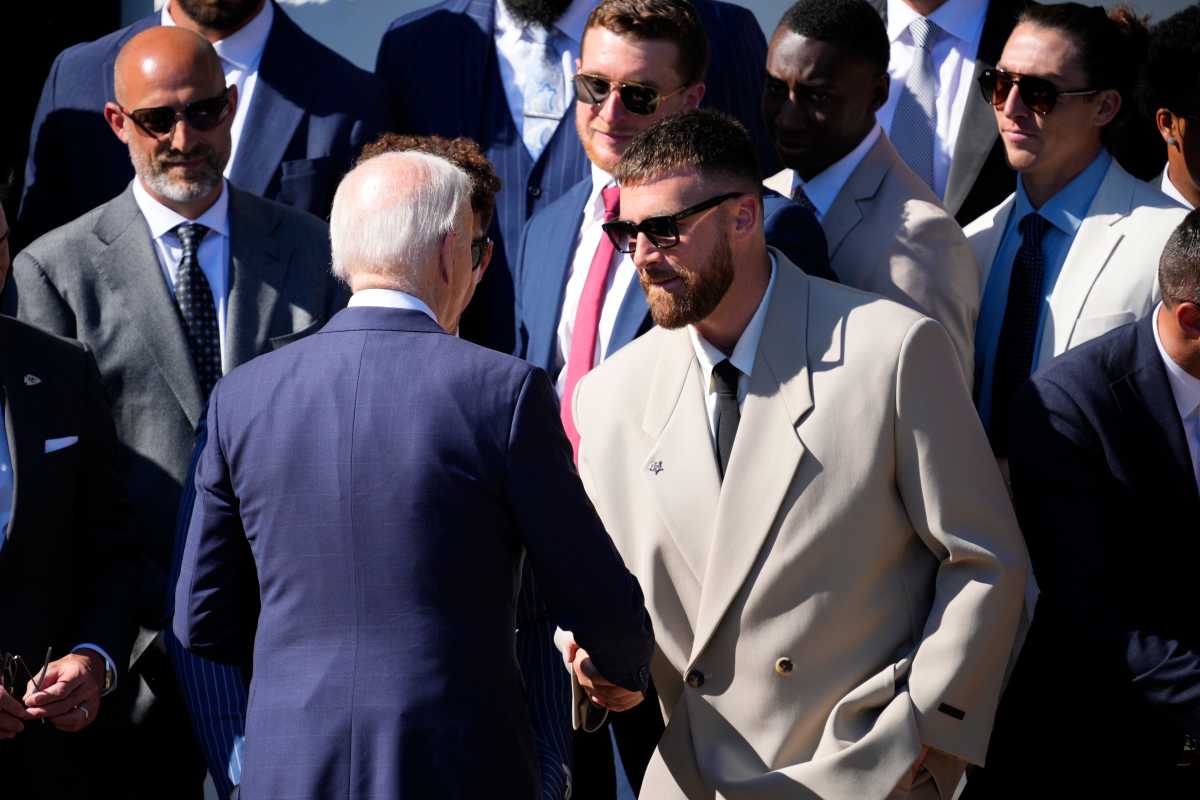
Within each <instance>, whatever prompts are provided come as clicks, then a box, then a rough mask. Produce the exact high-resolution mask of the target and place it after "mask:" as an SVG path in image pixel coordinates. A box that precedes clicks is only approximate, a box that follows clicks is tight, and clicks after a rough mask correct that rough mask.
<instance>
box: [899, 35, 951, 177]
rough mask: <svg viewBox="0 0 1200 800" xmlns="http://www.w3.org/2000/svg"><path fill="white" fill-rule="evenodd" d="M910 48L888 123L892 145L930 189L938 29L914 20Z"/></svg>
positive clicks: (935, 111) (934, 120)
mask: <svg viewBox="0 0 1200 800" xmlns="http://www.w3.org/2000/svg"><path fill="white" fill-rule="evenodd" d="M908 32H909V35H910V36H912V40H913V45H914V46H915V47H916V48H917V49H916V52H915V53H913V63H912V67H911V68H910V69H909V70H908V76H907V77H906V78H905V80H904V87H903V88H902V89H901V90H900V102H898V103H897V104H896V116H895V119H893V120H892V143H893V144H894V145H896V150H897V151H898V152H899V153H900V157H901V158H903V159H904V160H905V161H906V162H907V163H908V165H909V166H910V167H912V170H913V172H915V173H917V177H919V178H920V179H921V180H923V181H925V184H926V185H927V186H929V187H930V188H933V144H934V138H935V137H934V134H935V132H936V131H937V106H936V105H935V102H934V101H935V98H936V97H937V73H935V72H934V69H933V57H932V56H931V55H930V51H931V50H932V49H933V45H934V42H936V41H937V38H938V36H939V35H940V34H941V32H942V31H941V29H940V28H939V27H938V26H937V25H935V24H934V23H932V22H930V21H929V20H927V19H925V17H917V18H916V19H915V20H913V21H912V24H911V25H909V26H908Z"/></svg>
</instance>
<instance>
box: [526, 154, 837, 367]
mask: <svg viewBox="0 0 1200 800" xmlns="http://www.w3.org/2000/svg"><path fill="white" fill-rule="evenodd" d="M591 192H592V178H591V176H590V175H589V176H588V177H586V178H584V179H583V180H582V181H580V182H579V183H577V184H576V185H575V186H574V187H572V189H571V190H570V191H569V192H567V193H566V194H565V195H563V196H562V197H560V198H559V199H558V200H556V201H555V202H554V203H552V204H551V205H550V206H548V207H547V208H546V210H545V211H542V212H539V213H538V214H536V215H535V216H534V217H533V219H531V220H529V224H528V225H526V226H525V231H524V235H523V236H522V240H521V251H520V252H521V254H520V257H519V258H518V261H517V268H516V269H515V270H514V271H513V279H514V283H515V284H516V294H517V332H516V336H517V350H516V352H517V354H518V355H520V356H521V357H522V358H525V359H528V360H529V361H530V362H532V363H534V364H536V365H537V366H539V367H541V368H542V369H544V370H546V372H548V373H549V374H550V375H551V377H554V376H555V375H556V372H557V366H556V364H555V361H556V358H555V351H556V343H557V340H558V323H559V317H560V314H561V312H562V302H563V292H564V291H565V290H566V288H567V278H568V275H569V273H570V269H571V260H572V259H573V258H574V256H575V240H576V239H577V238H578V236H579V226H580V224H581V222H582V219H583V210H584V209H583V207H584V205H585V204H586V203H587V199H588V197H589V195H590V194H591ZM763 230H764V232H765V233H766V236H767V244H769V245H771V246H773V247H776V248H778V249H779V250H780V251H782V252H783V254H784V255H785V256H787V257H788V258H789V259H791V261H792V263H793V264H796V265H797V266H799V267H801V268H802V269H803V270H804V271H805V272H807V273H808V274H809V275H814V276H816V277H818V278H825V279H826V280H831V281H837V278H836V277H835V276H834V274H833V270H831V269H830V267H829V253H828V251H827V248H826V245H825V234H824V232H823V231H822V230H821V223H820V222H818V221H817V218H816V216H814V215H813V213H812V212H811V211H808V210H807V209H805V208H803V207H801V206H799V205H797V204H796V203H794V202H792V201H791V200H789V199H788V198H786V197H784V196H783V195H780V194H778V193H776V192H772V191H770V190H769V189H768V190H766V191H765V192H764V193H763ZM653 324H654V323H653V321H652V320H651V319H650V307H649V306H648V305H647V304H646V295H645V293H644V292H643V291H642V287H641V286H640V285H639V284H637V283H635V284H633V285H632V286H630V287H629V290H628V291H627V292H626V293H625V298H624V300H623V301H622V302H621V308H620V310H619V311H618V312H617V320H616V324H615V326H614V327H613V332H612V337H611V338H610V339H609V342H608V351H607V352H606V353H605V357H606V358H607V357H608V356H611V355H612V354H613V353H615V352H616V351H618V350H620V349H621V348H622V347H624V346H625V345H627V344H629V343H630V342H632V341H633V340H634V339H636V338H637V337H638V336H641V335H642V334H643V333H645V332H646V331H648V330H650V328H651V326H652V325H653Z"/></svg>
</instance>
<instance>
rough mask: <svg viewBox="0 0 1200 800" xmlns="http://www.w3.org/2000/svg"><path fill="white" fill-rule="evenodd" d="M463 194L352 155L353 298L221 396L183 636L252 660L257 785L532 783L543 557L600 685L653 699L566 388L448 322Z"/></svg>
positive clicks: (194, 539)
mask: <svg viewBox="0 0 1200 800" xmlns="http://www.w3.org/2000/svg"><path fill="white" fill-rule="evenodd" d="M469 194H470V185H469V181H468V178H467V176H466V174H465V173H463V172H462V171H461V170H460V169H458V168H457V167H454V166H453V165H451V164H450V163H449V162H448V161H445V160H443V159H441V158H438V157H436V156H432V155H428V154H424V153H417V152H406V153H390V154H386V155H381V156H377V157H375V158H371V159H368V160H367V161H365V162H363V163H362V164H361V165H359V166H358V167H357V168H356V169H355V170H354V171H352V172H351V173H350V174H349V175H347V176H346V178H345V180H344V181H343V182H342V184H341V186H340V187H339V188H338V191H337V194H336V196H335V199H334V205H333V214H332V221H331V239H332V245H333V263H334V272H335V274H336V275H337V276H338V277H339V278H341V279H342V280H344V281H345V282H346V283H347V284H349V286H350V288H351V290H352V291H353V292H354V295H353V298H352V299H351V302H350V307H349V308H347V309H346V310H344V311H342V312H340V313H339V314H337V315H336V316H335V317H334V318H333V319H332V320H331V321H330V322H329V324H328V325H326V326H325V327H324V328H323V329H322V330H321V331H319V332H318V333H316V334H315V335H313V336H311V337H309V338H307V339H304V340H302V341H300V342H297V343H295V344H292V345H289V346H288V347H285V348H283V349H281V350H279V351H277V352H274V353H271V354H269V355H266V356H263V357H262V358H259V359H256V360H255V361H253V362H252V363H250V364H247V365H245V366H243V367H240V368H238V369H236V370H234V371H233V372H231V373H230V374H229V375H227V376H225V377H224V378H223V379H222V380H221V381H220V382H219V383H218V384H217V386H216V388H215V389H214V390H213V393H212V398H211V401H210V403H209V408H208V420H207V438H206V441H205V443H204V445H203V450H202V451H201V453H200V456H199V462H198V465H197V469H196V502H195V506H194V510H193V513H192V518H191V525H190V528H189V531H188V538H187V545H186V547H185V549H184V553H183V564H182V570H181V575H180V580H179V583H178V585H177V589H176V598H177V599H176V612H175V620H174V629H175V632H176V634H177V635H178V636H179V638H180V640H181V641H182V642H183V643H184V645H185V646H186V647H188V648H189V649H190V650H192V651H194V652H196V653H200V654H202V655H205V656H208V657H210V658H214V659H218V660H227V661H238V660H240V659H243V658H244V657H245V655H246V654H247V652H249V651H250V650H251V649H252V651H253V663H254V677H253V682H252V685H251V692H250V704H249V708H248V710H247V717H246V753H245V767H244V770H243V773H242V792H243V795H244V796H247V797H300V796H303V797H320V798H332V797H345V798H350V797H488V796H503V797H528V798H533V797H536V796H538V793H539V792H538V786H537V783H538V772H537V769H536V768H535V762H534V757H535V755H534V747H533V742H532V734H531V732H530V727H529V719H528V712H527V710H526V706H525V702H524V692H523V688H522V685H521V676H520V673H519V670H518V668H517V663H516V659H515V656H514V646H513V630H514V610H513V609H514V599H515V596H516V591H517V582H518V576H519V574H520V569H519V568H520V565H521V561H522V559H523V558H525V557H527V558H529V560H530V563H531V566H532V569H533V572H534V574H535V575H536V576H537V580H538V585H539V588H540V589H541V591H542V593H543V596H544V597H545V598H546V600H547V602H548V605H549V606H550V608H551V611H552V613H553V615H554V617H555V619H556V620H559V621H560V622H561V624H562V625H563V627H564V628H565V627H570V628H571V629H572V630H573V631H574V633H575V637H576V640H577V641H578V642H579V643H580V645H581V646H582V647H583V648H584V650H585V651H586V653H581V654H579V656H578V657H577V658H576V666H577V668H578V670H579V672H580V673H581V675H582V676H583V677H584V678H586V679H587V681H586V683H587V685H588V687H589V689H590V691H591V694H592V695H593V697H594V699H595V700H596V701H598V702H600V703H602V704H607V705H609V706H610V707H612V708H615V709H620V708H624V707H628V706H629V705H630V704H631V703H634V702H636V700H637V699H638V698H639V697H640V691H641V690H642V689H644V688H645V684H646V680H647V677H648V674H649V671H648V661H649V658H650V653H651V651H652V648H653V636H652V633H651V628H650V623H649V618H648V616H647V614H646V611H645V608H644V606H643V599H642V593H641V590H640V588H639V587H638V584H637V581H636V580H635V579H634V578H633V577H632V576H631V575H630V574H629V572H628V571H627V570H626V569H625V566H624V564H623V563H622V562H621V559H620V557H619V556H618V555H617V553H616V551H615V549H614V548H613V546H612V543H611V541H610V540H609V538H608V536H607V534H606V533H605V531H604V528H603V527H602V526H601V523H600V521H599V519H598V518H597V516H596V514H595V512H594V510H593V509H592V506H591V504H590V503H589V501H588V499H587V496H586V495H585V493H584V491H583V488H582V486H581V485H580V483H579V479H578V476H577V475H576V473H575V470H574V468H573V466H572V462H571V450H570V447H569V445H568V444H567V440H566V437H565V436H564V434H563V432H562V429H561V427H560V426H559V423H558V415H557V412H556V403H555V395H554V390H553V388H552V387H551V385H550V382H549V379H548V378H547V377H546V375H545V374H544V373H543V372H542V371H541V370H539V369H538V368H536V367H533V366H531V365H529V364H526V363H524V362H521V361H518V360H516V359H513V358H510V357H508V356H505V355H502V354H499V353H496V352H493V351H490V350H486V349H483V348H481V347H478V346H476V345H473V344H470V343H468V342H465V341H462V340H460V339H457V338H456V337H454V336H452V335H450V334H449V333H447V331H452V330H454V329H455V327H456V326H457V324H458V318H459V316H460V315H461V313H462V310H463V308H465V307H466V304H467V302H468V301H469V300H470V297H471V293H472V290H473V287H474V278H473V269H472V260H473V259H472V254H471V209H470V204H469ZM600 676H605V677H600ZM606 678H607V680H606ZM610 681H611V682H610Z"/></svg>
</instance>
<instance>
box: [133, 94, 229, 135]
mask: <svg viewBox="0 0 1200 800" xmlns="http://www.w3.org/2000/svg"><path fill="white" fill-rule="evenodd" d="M118 108H120V109H121V113H122V114H124V115H125V116H127V117H129V118H130V119H131V120H133V123H134V124H135V125H137V126H138V127H139V128H141V129H142V130H143V131H145V132H146V133H147V134H149V135H150V136H153V137H155V138H156V139H162V138H164V137H166V136H170V135H171V133H172V132H173V131H174V130H175V123H176V122H178V121H179V120H181V119H184V120H187V124H188V125H191V126H192V127H193V128H194V129H196V130H198V131H211V130H212V129H213V128H215V127H217V126H218V125H220V124H221V123H222V122H224V121H225V118H226V117H228V116H229V110H230V107H229V87H226V88H225V90H224V91H223V92H221V93H220V94H219V95H217V96H216V97H209V98H206V99H204V100H196V101H195V102H193V103H188V104H187V105H186V106H184V107H183V109H181V110H176V109H175V108H172V107H171V106H155V107H153V108H135V109H134V110H132V111H129V110H127V109H126V108H125V106H122V105H119V104H118Z"/></svg>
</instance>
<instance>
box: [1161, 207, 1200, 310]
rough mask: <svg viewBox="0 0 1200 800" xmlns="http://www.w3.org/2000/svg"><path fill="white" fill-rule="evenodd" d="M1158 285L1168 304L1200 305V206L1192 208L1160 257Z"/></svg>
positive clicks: (1168, 240)
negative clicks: (1199, 207)
mask: <svg viewBox="0 0 1200 800" xmlns="http://www.w3.org/2000/svg"><path fill="white" fill-rule="evenodd" d="M1158 287H1159V289H1160V290H1161V291H1162V296H1163V300H1165V301H1166V302H1167V304H1168V305H1175V304H1177V303H1195V304H1196V305H1200V209H1193V210H1192V211H1191V212H1189V213H1188V215H1187V216H1186V217H1184V218H1183V222H1181V223H1179V227H1177V228H1176V229H1175V231H1174V232H1173V233H1172V234H1171V237H1170V238H1169V239H1167V244H1166V246H1165V247H1163V251H1162V256H1161V257H1160V258H1159V259H1158Z"/></svg>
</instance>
